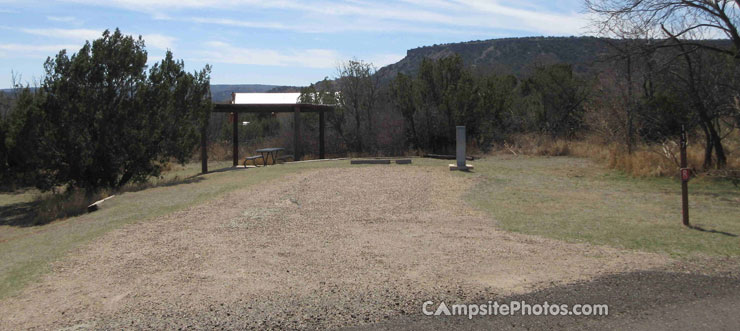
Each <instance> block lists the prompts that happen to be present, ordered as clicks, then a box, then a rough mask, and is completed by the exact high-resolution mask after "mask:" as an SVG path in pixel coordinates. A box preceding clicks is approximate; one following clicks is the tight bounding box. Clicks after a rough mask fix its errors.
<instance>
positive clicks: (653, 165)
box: [495, 134, 740, 177]
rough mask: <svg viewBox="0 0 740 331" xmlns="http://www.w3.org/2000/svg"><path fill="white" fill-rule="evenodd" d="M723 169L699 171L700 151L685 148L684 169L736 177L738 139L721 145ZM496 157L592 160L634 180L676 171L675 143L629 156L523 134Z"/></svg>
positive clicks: (598, 145) (592, 144)
mask: <svg viewBox="0 0 740 331" xmlns="http://www.w3.org/2000/svg"><path fill="white" fill-rule="evenodd" d="M723 146H724V147H725V152H726V154H727V167H726V168H725V169H723V170H721V171H716V170H712V169H703V164H704V148H703V145H702V144H701V143H699V142H695V143H693V144H689V146H688V148H687V161H688V167H689V168H691V169H693V170H694V171H695V172H696V173H697V174H704V175H710V176H723V177H728V176H729V177H733V176H737V174H738V173H740V139H738V137H736V136H731V137H728V138H726V139H725V141H723ZM495 151H496V153H498V154H501V153H510V154H514V155H538V156H578V157H587V158H591V159H594V160H596V161H598V162H600V163H603V164H605V165H606V166H607V167H609V168H612V169H617V170H620V171H623V172H625V173H626V174H629V175H632V176H636V177H647V176H676V175H677V174H678V169H679V168H680V164H679V158H680V154H679V153H680V151H679V146H678V144H677V143H675V142H666V143H663V144H644V143H643V144H640V145H637V146H635V148H634V149H633V152H632V153H631V154H630V153H628V152H627V150H626V149H625V148H624V146H623V145H621V144H617V143H603V142H602V141H601V140H600V139H598V138H596V137H587V138H584V139H580V140H565V139H552V138H551V137H549V136H543V135H535V134H525V135H519V136H515V137H513V139H512V140H511V141H507V142H504V143H503V144H500V145H498V146H496V149H495Z"/></svg>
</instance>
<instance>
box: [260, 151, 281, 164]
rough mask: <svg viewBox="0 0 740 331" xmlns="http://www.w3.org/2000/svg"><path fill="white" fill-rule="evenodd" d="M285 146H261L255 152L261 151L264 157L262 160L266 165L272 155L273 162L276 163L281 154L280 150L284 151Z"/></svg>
mask: <svg viewBox="0 0 740 331" xmlns="http://www.w3.org/2000/svg"><path fill="white" fill-rule="evenodd" d="M284 150H285V148H280V147H269V148H260V149H258V150H256V151H255V152H257V153H260V154H261V156H260V157H262V162H263V164H264V165H267V157H268V156H271V157H272V164H276V163H277V160H278V154H280V151H284Z"/></svg>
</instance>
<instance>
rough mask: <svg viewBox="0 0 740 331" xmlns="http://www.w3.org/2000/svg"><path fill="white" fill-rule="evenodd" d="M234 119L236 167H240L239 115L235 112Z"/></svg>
mask: <svg viewBox="0 0 740 331" xmlns="http://www.w3.org/2000/svg"><path fill="white" fill-rule="evenodd" d="M231 114H232V118H233V119H234V137H233V141H234V143H233V145H234V152H233V154H234V166H235V167H236V166H237V165H239V113H237V112H233V113H231Z"/></svg>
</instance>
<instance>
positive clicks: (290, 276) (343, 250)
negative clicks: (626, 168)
mask: <svg viewBox="0 0 740 331" xmlns="http://www.w3.org/2000/svg"><path fill="white" fill-rule="evenodd" d="M257 173H258V172H255V174H257ZM471 185H472V180H471V179H465V178H462V177H458V176H453V175H451V174H450V172H449V171H448V170H447V169H444V168H423V167H404V166H398V165H393V166H375V167H358V168H345V169H321V170H317V171H312V172H305V173H302V174H297V175H292V176H289V177H286V178H283V179H281V180H280V181H279V182H277V181H276V182H272V183H269V185H263V186H260V187H252V188H249V189H245V190H242V191H239V192H235V193H232V194H230V195H228V196H226V197H224V198H222V199H218V200H214V201H211V202H209V203H206V204H203V205H199V206H194V207H192V208H190V209H187V210H184V211H181V212H176V213H173V214H171V215H168V216H166V217H162V218H160V219H157V220H154V221H149V222H142V223H140V224H134V225H131V226H128V227H125V228H123V229H121V230H117V231H113V232H111V233H108V234H106V235H104V236H103V237H101V238H100V239H98V240H96V241H94V242H93V243H91V244H90V245H87V246H85V247H82V248H81V249H79V250H77V251H76V252H74V253H73V254H71V255H70V256H68V257H67V258H65V259H64V260H62V261H59V262H57V263H56V264H55V265H54V271H53V273H51V274H49V275H47V276H46V277H45V278H44V279H43V280H42V281H41V282H39V283H37V284H34V285H31V286H29V287H28V288H26V289H25V290H24V291H22V292H21V293H20V294H18V295H17V296H15V297H12V298H8V299H5V300H4V302H0V316H3V318H2V320H1V321H0V329H19V328H41V329H49V328H52V329H55V328H61V327H70V328H73V329H86V328H95V329H98V328H103V329H107V328H121V327H135V328H180V327H185V328H186V327H190V328H209V329H210V328H214V327H224V328H266V327H267V328H327V327H340V326H352V325H363V324H371V323H378V322H382V321H384V320H389V319H393V318H397V317H399V316H403V315H409V314H419V313H420V309H421V304H422V303H423V302H424V301H426V300H430V299H431V300H435V301H439V300H450V301H456V302H464V301H469V300H472V299H475V298H479V297H487V298H492V297H496V296H507V295H513V294H517V293H525V292H529V291H533V290H537V289H541V288H546V287H550V286H553V285H562V284H567V283H572V282H575V281H584V280H589V279H591V278H594V277H598V276H603V275H607V274H611V273H614V272H626V271H634V270H645V269H651V268H658V267H660V266H664V265H666V264H667V263H669V261H668V260H667V259H666V258H665V257H663V256H659V255H655V254H647V253H636V252H629V251H620V250H616V249H611V248H606V247H594V246H589V245H585V244H568V243H563V242H559V241H555V240H550V239H543V238H539V237H533V236H526V235H520V234H512V233H508V232H504V231H501V230H497V229H496V226H495V220H491V219H490V218H487V217H486V216H484V215H482V214H481V213H479V212H477V211H475V210H473V209H472V208H470V207H469V206H467V205H465V204H464V203H463V202H462V199H461V196H462V194H463V193H464V192H465V190H466V189H467V188H469V187H470V186H471Z"/></svg>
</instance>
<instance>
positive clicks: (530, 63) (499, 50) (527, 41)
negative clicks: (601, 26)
mask: <svg viewBox="0 0 740 331" xmlns="http://www.w3.org/2000/svg"><path fill="white" fill-rule="evenodd" d="M620 42H623V41H619V40H614V39H605V38H596V37H526V38H506V39H491V40H482V41H481V40H478V41H468V42H461V43H451V44H442V45H434V46H424V47H419V48H414V49H410V50H408V51H407V52H406V57H404V58H403V59H401V61H399V62H397V63H394V64H391V65H388V66H385V67H383V68H381V69H379V70H378V74H379V75H380V77H381V81H388V80H390V79H392V78H394V77H395V76H396V74H398V73H399V72H402V73H405V74H416V72H417V71H418V70H419V64H421V61H422V59H423V58H425V57H427V58H431V59H438V58H442V57H446V56H450V55H453V54H456V53H457V54H459V55H460V56H461V57H462V60H463V62H464V63H465V65H466V66H468V67H470V68H472V69H473V71H474V72H476V73H480V74H487V73H490V72H496V73H501V74H514V75H517V76H522V75H525V74H527V73H528V72H529V71H530V70H532V69H533V68H535V67H536V66H539V65H549V64H555V63H567V64H571V65H573V69H574V71H576V72H580V73H585V72H591V71H593V70H595V69H597V66H598V65H599V63H600V62H599V61H600V60H603V59H604V58H606V57H608V56H609V55H610V54H613V52H614V49H613V48H612V47H611V46H610V45H609V43H612V44H618V43H620ZM704 42H705V43H708V44H712V45H713V46H717V47H732V44H731V43H730V42H729V40H705V41H704Z"/></svg>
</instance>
